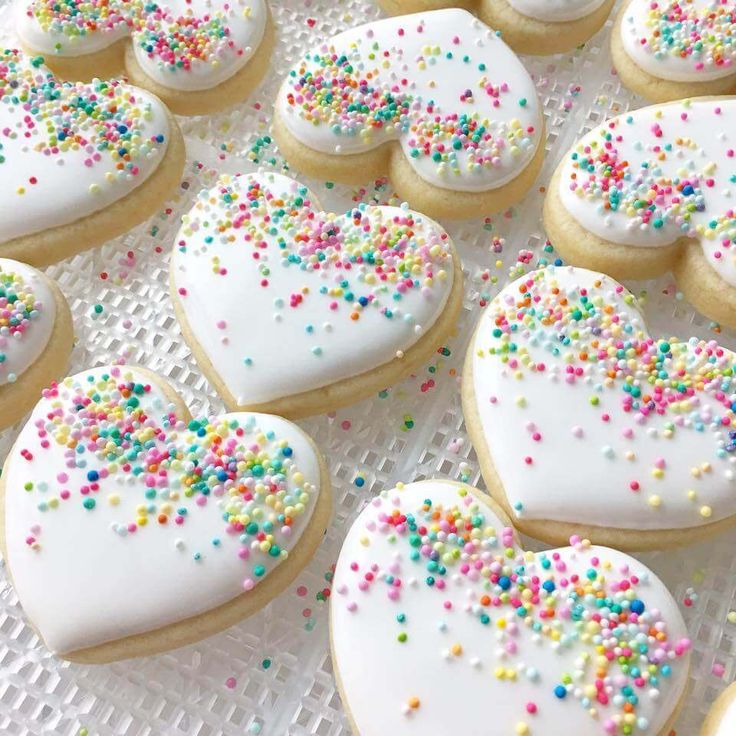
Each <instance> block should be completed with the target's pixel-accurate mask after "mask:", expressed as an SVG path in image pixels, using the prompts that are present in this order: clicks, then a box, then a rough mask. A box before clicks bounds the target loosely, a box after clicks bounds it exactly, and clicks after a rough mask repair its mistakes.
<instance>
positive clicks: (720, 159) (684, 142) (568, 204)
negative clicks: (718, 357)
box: [544, 97, 736, 327]
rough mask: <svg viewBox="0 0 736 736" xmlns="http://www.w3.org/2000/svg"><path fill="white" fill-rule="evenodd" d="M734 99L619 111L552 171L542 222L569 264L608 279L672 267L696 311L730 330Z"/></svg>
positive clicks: (734, 261)
mask: <svg viewBox="0 0 736 736" xmlns="http://www.w3.org/2000/svg"><path fill="white" fill-rule="evenodd" d="M734 131H736V98H727V97H721V98H716V97H714V98H703V99H696V100H682V101H679V102H672V103H669V104H664V105H653V106H652V107H644V108H641V109H640V110H635V111H633V112H630V113H625V114H623V115H619V116H618V117H615V118H612V119H611V120H608V121H606V122H605V123H603V124H602V125H600V126H599V127H598V128H596V129H594V130H592V131H591V132H590V133H588V134H587V135H586V136H584V137H583V138H582V139H581V140H580V142H579V143H577V144H576V145H575V146H574V147H573V148H572V149H571V151H570V152H569V153H568V154H567V155H566V156H565V158H564V159H563V160H562V162H561V163H560V165H559V167H558V168H557V171H556V172H555V174H554V176H553V177H552V181H551V183H550V186H549V190H548V194H547V198H546V199H545V203H544V224H545V227H546V229H547V234H548V235H549V237H550V239H551V241H552V243H553V245H554V246H555V248H556V249H557V250H558V251H559V252H560V254H561V255H562V257H563V258H564V259H565V260H566V261H568V262H569V263H572V264H573V265H575V266H583V267H584V268H590V269H593V270H595V271H603V272H604V273H607V274H610V275H611V276H614V277H615V278H618V279H626V278H648V277H651V276H655V275H658V274H661V273H664V272H666V271H668V270H672V272H673V273H674V274H675V277H676V279H677V283H678V285H679V286H680V288H681V289H682V291H683V292H684V293H685V296H686V297H687V298H688V299H689V300H690V301H691V302H692V303H693V304H694V305H695V307H697V308H698V309H699V310H700V311H701V312H703V314H706V315H707V316H708V317H711V318H712V319H715V320H717V321H719V322H721V323H722V324H725V325H729V326H730V327H736V209H734V208H735V207H736V198H735V197H734V193H736V173H734V172H736V153H735V151H736V133H735V132H734Z"/></svg>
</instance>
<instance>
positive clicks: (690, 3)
mask: <svg viewBox="0 0 736 736" xmlns="http://www.w3.org/2000/svg"><path fill="white" fill-rule="evenodd" d="M644 27H645V29H646V35H645V36H642V37H640V38H638V39H637V44H638V45H639V46H640V47H641V48H642V49H643V50H644V51H646V52H647V53H649V54H651V55H652V56H653V57H654V58H655V59H657V60H658V61H666V60H667V59H668V58H672V59H676V60H679V59H687V60H690V61H691V62H692V64H693V68H694V69H695V70H696V71H698V72H710V71H717V70H723V71H724V72H725V71H728V70H730V71H732V72H734V73H736V66H735V64H736V8H734V5H733V0H708V1H707V2H703V0H651V1H650V2H646V14H645V20H644Z"/></svg>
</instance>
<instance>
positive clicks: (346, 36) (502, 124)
mask: <svg viewBox="0 0 736 736" xmlns="http://www.w3.org/2000/svg"><path fill="white" fill-rule="evenodd" d="M376 47H377V48H379V49H380V53H377V52H376ZM386 51H388V52H389V58H390V60H391V61H390V62H386V61H385V59H386V57H385V56H383V55H382V54H383V53H384V52H386ZM324 54H337V55H338V56H340V55H341V54H347V55H348V57H349V59H350V61H351V64H352V66H353V67H354V70H355V71H354V75H355V76H359V77H360V78H361V79H365V75H366V74H367V73H368V72H369V71H370V72H371V74H372V77H371V84H372V85H373V86H374V87H375V88H378V89H380V90H381V92H382V93H384V92H389V93H390V94H391V95H392V96H394V97H395V98H397V99H399V100H403V101H407V104H408V105H409V111H408V114H407V115H406V116H404V115H402V119H401V120H397V121H395V124H394V123H387V124H385V125H382V126H381V127H372V128H371V129H368V128H367V127H365V126H363V125H362V124H357V125H356V124H355V121H350V122H347V121H346V125H345V126H344V130H341V131H338V132H336V131H335V130H334V129H333V126H332V124H331V123H330V120H329V117H324V119H323V120H320V121H319V124H316V123H315V122H314V121H313V120H311V119H310V115H308V114H306V113H305V111H304V110H303V108H302V104H301V102H298V101H297V102H296V103H295V104H290V101H289V99H290V98H289V95H291V94H295V89H296V88H295V83H297V84H298V83H299V79H300V77H301V75H299V72H298V70H299V68H300V67H301V66H302V65H304V68H305V69H309V71H311V72H312V73H313V74H314V75H315V76H319V75H320V74H322V73H323V71H324V68H323V67H321V66H320V65H319V63H318V62H315V61H314V59H313V57H314V55H324ZM372 54H376V55H377V58H375V59H371V58H367V57H370V55H372ZM448 54H452V58H451V59H448V56H447V55H448ZM465 57H468V60H467V61H465V60H464V58H465ZM305 59H309V61H305V60H302V62H300V64H298V65H296V66H295V67H294V68H293V70H292V71H294V72H295V73H296V75H297V76H287V78H286V80H285V81H284V84H283V85H282V87H281V91H280V93H279V97H278V102H277V106H278V111H279V114H280V116H281V120H282V122H283V124H285V125H286V126H287V127H288V129H289V131H290V132H291V133H292V134H293V135H294V136H295V137H296V138H297V139H299V140H300V141H301V142H302V143H304V144H305V145H307V146H309V148H312V149H314V150H315V151H318V152H322V153H330V154H351V153H359V152H365V151H369V150H372V149H374V148H377V147H378V146H380V145H381V144H383V143H385V142H386V141H389V140H397V139H398V140H399V141H400V142H401V146H402V148H403V150H404V153H405V154H406V157H407V161H409V163H410V164H411V166H412V167H413V168H414V169H415V171H416V173H417V174H418V175H419V176H420V177H421V178H422V179H424V180H425V181H427V182H429V183H430V184H433V185H435V186H438V187H442V188H445V189H451V190H457V191H468V192H471V191H483V190H488V189H495V188H498V187H500V186H502V185H504V184H506V183H508V182H509V181H511V180H512V179H514V178H515V177H516V176H518V175H519V173H520V172H521V171H523V169H524V168H526V166H527V165H528V164H529V162H530V161H531V159H532V157H533V156H534V154H535V152H536V150H537V147H538V146H539V145H540V138H541V131H542V115H541V108H540V105H539V102H538V100H537V95H536V90H535V88H534V83H533V82H532V80H531V77H530V76H529V74H528V72H527V71H526V69H525V68H524V66H523V65H522V63H521V61H520V60H519V58H518V57H517V56H516V55H515V54H514V52H513V51H511V49H510V48H509V47H508V46H506V44H505V43H504V42H503V41H502V40H501V39H500V38H499V37H498V35H497V34H496V33H495V32H494V31H493V30H491V29H490V28H488V26H486V25H484V24H483V23H482V22H481V21H479V20H477V19H476V18H474V17H473V16H472V15H471V14H470V13H468V12H467V11H464V10H459V9H446V10H437V11H433V12H427V13H417V14H415V15H406V16H399V17H397V18H387V19H385V20H380V21H376V22H374V23H368V24H365V25H362V26H358V27H356V28H352V29H350V30H348V31H345V32H344V33H340V34H338V35H337V36H335V37H334V38H332V39H330V40H328V41H326V42H324V43H323V44H320V45H319V46H317V47H315V48H313V49H312V50H311V51H310V53H309V54H308V55H307V56H306V57H305ZM379 59H380V60H384V61H383V62H382V63H378V60H379ZM480 65H485V68H484V69H481V68H480ZM403 80H408V83H407V84H404V81H403ZM504 85H507V87H504ZM502 87H503V89H501V88H502ZM468 90H470V91H471V92H472V93H473V94H472V97H467V96H466V94H465V93H466V91H468ZM499 90H500V91H499ZM296 94H297V96H298V97H301V95H300V94H299V92H298V91H297V92H296ZM494 101H495V102H497V103H499V104H498V106H494ZM522 101H523V104H522ZM430 102H432V103H433V104H432V106H431V111H429V110H428V109H427V108H428V104H429V103H430ZM318 112H319V111H318ZM319 114H321V115H323V116H327V115H328V113H327V112H326V111H325V109H322V110H321V112H319ZM463 114H464V115H468V116H470V117H472V118H474V119H476V121H482V122H484V123H485V124H484V127H485V129H486V130H487V131H488V132H489V133H490V134H491V135H492V136H493V139H494V141H500V142H501V143H500V145H501V148H500V150H499V151H498V155H497V156H495V157H494V158H495V159H497V160H496V162H495V163H492V162H490V161H489V162H487V163H485V164H480V163H477V164H476V163H475V162H476V161H478V160H479V159H480V158H482V156H483V155H484V152H483V151H482V150H481V151H480V152H469V151H468V149H467V147H462V148H461V149H459V150H457V151H455V152H454V153H453V154H452V155H453V156H455V157H456V162H455V161H451V160H450V159H449V158H448V160H447V161H445V162H439V163H438V162H435V161H434V159H433V157H432V155H425V154H422V155H420V156H418V157H413V156H412V154H411V152H412V149H414V148H417V146H415V145H414V144H413V141H414V140H415V139H418V134H417V133H416V128H420V129H421V127H422V126H423V125H431V124H430V122H429V121H434V120H435V118H436V117H437V116H441V117H442V118H443V120H445V119H447V118H448V116H455V115H458V116H459V115H463ZM311 117H315V116H314V115H311ZM514 121H518V123H519V128H518V129H515V130H517V132H518V137H515V136H516V134H513V135H512V134H511V133H510V130H511V126H513V125H514ZM412 126H413V128H412ZM530 128H531V129H532V130H531V132H527V131H528V130H529V129H530ZM458 138H460V136H458ZM440 139H441V140H442V142H443V145H444V146H446V149H447V151H451V150H453V149H452V146H453V138H452V136H451V135H449V134H448V135H442V136H440V138H433V141H434V142H435V143H436V142H437V141H438V140H440Z"/></svg>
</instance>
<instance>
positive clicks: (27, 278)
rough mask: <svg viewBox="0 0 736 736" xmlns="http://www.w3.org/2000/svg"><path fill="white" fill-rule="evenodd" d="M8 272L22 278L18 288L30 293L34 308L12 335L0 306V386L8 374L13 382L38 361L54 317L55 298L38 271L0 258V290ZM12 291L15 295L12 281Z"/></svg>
mask: <svg viewBox="0 0 736 736" xmlns="http://www.w3.org/2000/svg"><path fill="white" fill-rule="evenodd" d="M10 275H13V277H14V278H13V281H14V282H15V281H16V278H17V277H19V278H20V279H21V280H22V282H21V288H22V289H24V290H27V291H28V292H30V293H32V294H33V297H34V299H33V301H34V302H35V308H34V309H33V312H32V314H31V316H29V318H28V319H27V320H24V321H25V325H24V326H23V330H22V332H20V331H18V332H16V331H15V329H14V334H11V332H10V330H11V326H10V325H8V324H5V325H3V321H4V320H3V314H4V312H6V310H7V309H8V307H7V306H6V307H1V306H0V355H1V356H3V361H2V364H1V365H0V386H3V385H4V384H7V383H9V379H10V378H11V376H12V380H13V381H14V380H16V379H17V378H19V377H20V376H21V375H22V374H23V373H24V372H25V371H26V370H28V368H30V367H31V366H32V365H33V364H34V363H35V362H36V360H38V358H39V356H40V355H41V354H42V353H43V351H44V350H45V349H46V346H47V345H48V342H49V338H50V337H51V333H52V332H53V331H54V321H55V319H56V300H55V299H54V295H53V294H52V293H51V289H49V287H48V284H47V282H46V279H45V278H44V277H43V276H42V274H41V273H40V272H39V271H37V270H36V269H35V268H31V267H30V266H26V265H25V264H24V263H19V262H18V261H11V260H9V259H8V258H0V289H3V290H7V288H8V287H7V280H8V277H9V276H10ZM4 276H5V278H4ZM13 292H14V293H15V294H16V296H17V295H18V287H17V286H16V285H15V284H14V285H13ZM6 296H7V295H6ZM0 301H2V300H0ZM6 319H7V318H6Z"/></svg>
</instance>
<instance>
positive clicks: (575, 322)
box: [478, 268, 736, 520]
mask: <svg viewBox="0 0 736 736" xmlns="http://www.w3.org/2000/svg"><path fill="white" fill-rule="evenodd" d="M632 307H635V301H634V297H633V296H632V295H631V294H630V293H629V292H628V291H626V289H625V288H624V287H623V286H621V285H620V284H617V283H615V282H613V281H610V280H608V279H605V280H597V281H594V282H593V283H592V285H591V286H590V288H587V287H585V286H579V285H575V286H569V287H566V286H564V285H563V282H561V281H560V280H558V279H557V278H556V277H555V269H554V268H548V269H540V270H538V271H535V272H534V273H532V274H530V275H529V276H528V278H525V279H523V280H521V281H520V282H519V283H518V287H517V289H515V290H514V291H511V290H509V291H508V292H507V295H506V296H505V297H501V298H499V299H496V300H495V301H494V302H493V304H492V305H491V307H489V308H490V309H493V310H494V311H493V328H492V330H491V331H490V332H486V333H484V334H483V336H482V343H481V347H479V349H478V355H479V356H480V357H486V356H488V357H490V356H494V357H495V358H496V359H498V360H500V361H501V362H502V363H503V364H504V365H505V367H506V368H507V369H508V375H509V376H510V377H511V378H512V379H516V380H517V381H519V382H520V383H519V385H520V387H521V386H523V383H521V382H523V381H524V379H525V377H528V376H530V375H536V376H537V377H538V378H540V379H541V378H543V377H546V378H547V380H549V381H550V382H555V383H558V382H562V381H564V383H565V384H566V385H567V386H570V387H573V386H578V387H580V388H582V389H584V390H588V391H589V396H588V402H589V404H590V405H591V406H592V407H602V406H603V404H604V398H605V397H606V396H607V395H608V396H612V397H613V399H614V401H615V402H616V404H617V411H618V416H613V417H612V416H611V414H610V413H609V412H608V411H606V410H605V409H603V408H601V410H600V411H601V413H600V420H601V421H602V422H604V423H611V422H612V421H614V420H623V421H624V422H625V425H626V426H624V427H623V428H622V429H621V436H622V439H623V440H624V441H633V440H635V438H636V435H637V433H640V432H647V433H648V434H649V435H650V436H656V437H659V438H661V439H662V440H673V439H675V438H676V437H678V436H679V435H680V434H681V433H682V432H689V431H691V432H699V433H702V432H711V433H712V434H713V456H712V458H704V459H703V462H701V463H700V464H695V465H693V466H692V467H691V468H690V475H691V477H692V479H693V480H695V479H698V478H702V477H704V476H708V475H709V474H711V473H713V472H714V467H713V463H714V462H715V461H722V462H726V464H727V465H726V470H725V471H724V473H725V477H726V478H728V479H730V480H733V478H734V477H735V474H734V471H733V470H732V469H731V467H730V466H731V465H732V460H733V457H734V453H735V451H736V400H735V398H734V397H735V396H736V381H735V380H734V354H733V353H731V352H730V351H728V350H724V349H723V348H722V347H721V346H720V345H718V343H717V342H715V341H714V340H698V339H697V338H691V339H690V340H687V341H682V340H678V339H677V338H670V339H667V340H657V339H655V338H653V337H651V336H650V335H649V334H648V333H647V331H646V328H645V326H644V323H643V320H641V318H640V317H638V316H634V315H636V314H637V311H636V309H635V308H633V309H632ZM540 351H541V352H546V353H547V354H549V356H550V361H553V362H554V364H557V363H559V364H560V366H561V367H560V368H558V367H556V365H548V364H547V363H545V362H544V361H541V360H540V359H539V354H540ZM551 390H560V389H559V388H551ZM490 400H491V402H492V403H493V402H495V401H497V397H493V396H492V397H490ZM515 401H516V403H517V405H518V406H521V407H523V406H525V405H526V399H525V397H524V396H523V395H519V396H517V397H516V399H515ZM606 405H607V406H609V405H610V402H609V403H607V404H606ZM527 430H528V432H529V437H530V438H531V440H532V441H533V443H534V444H535V445H539V446H540V447H543V445H544V436H543V434H542V432H540V431H539V429H538V427H537V425H536V423H535V422H533V421H530V422H529V423H528V425H527ZM571 432H572V435H573V436H574V437H576V438H583V437H584V435H585V429H584V428H583V427H581V426H578V425H575V426H573V427H572V428H571ZM600 451H601V453H602V455H603V456H604V457H609V458H614V457H615V456H616V455H617V452H616V450H615V449H614V447H613V446H612V445H605V446H603V447H601V448H600ZM665 451H666V448H665V447H664V446H663V447H662V452H663V453H664V452H665ZM622 454H623V457H624V458H625V459H626V460H627V461H630V462H631V463H632V473H634V470H633V468H634V467H635V465H634V464H635V461H636V460H637V453H636V452H635V449H634V446H631V447H630V448H628V449H625V451H624V452H623V453H622ZM524 462H525V463H526V464H527V465H528V466H532V465H533V464H534V457H533V455H529V456H527V457H525V458H524ZM649 471H650V476H651V477H652V478H653V479H664V478H665V477H666V473H667V461H666V459H665V457H664V456H660V457H656V458H655V459H654V460H653V464H652V467H651V468H650V469H649ZM637 472H638V473H641V471H637ZM647 487H651V484H648V483H647V481H646V480H645V478H644V477H642V476H641V475H632V477H631V479H630V481H629V484H628V489H629V491H630V492H634V493H640V492H642V491H643V490H644V489H646V488H647ZM686 493H687V497H688V499H689V500H690V501H691V502H692V503H693V504H694V506H695V508H697V509H698V511H699V514H700V516H701V517H702V519H703V520H708V519H709V518H710V517H711V515H712V514H713V509H712V508H711V507H710V506H708V505H706V504H701V503H700V502H699V499H698V494H697V492H696V491H695V490H693V489H692V488H688V489H687V490H686ZM647 500H648V504H649V507H650V508H652V509H658V508H660V507H661V505H662V498H661V497H660V495H659V494H658V493H651V494H650V495H649V496H648V499H647Z"/></svg>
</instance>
